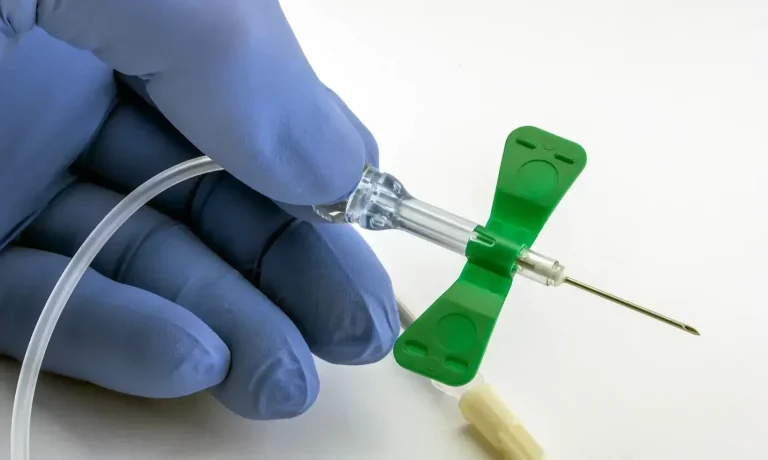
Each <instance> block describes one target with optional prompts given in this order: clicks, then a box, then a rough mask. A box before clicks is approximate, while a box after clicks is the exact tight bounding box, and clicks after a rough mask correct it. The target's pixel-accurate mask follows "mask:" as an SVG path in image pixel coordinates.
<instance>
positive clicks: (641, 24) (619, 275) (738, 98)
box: [0, 0, 768, 460]
mask: <svg viewBox="0 0 768 460" xmlns="http://www.w3.org/2000/svg"><path fill="white" fill-rule="evenodd" d="M283 5H284V8H285V10H286V12H287V14H288V16H289V19H290V20H291V22H292V23H293V24H294V27H295V29H296V32H297V34H298V35H299V37H300V39H301V40H302V45H303V47H304V49H305V50H306V52H307V54H308V55H309V57H310V59H311V61H312V62H313V64H314V66H315V68H316V70H317V71H318V73H319V74H320V76H321V77H322V78H323V79H324V80H325V81H326V83H328V84H329V86H331V87H333V88H334V89H336V90H337V91H338V92H339V93H340V94H341V95H342V97H344V98H345V99H346V100H347V102H348V103H349V105H350V106H351V107H352V108H353V110H355V111H356V112H357V113H358V114H359V116H360V117H361V118H362V119H363V120H364V121H365V122H366V124H367V125H368V126H369V127H370V128H371V130H372V131H373V132H374V134H375V135H376V137H377V139H378V141H379V145H380V148H381V151H382V160H381V163H382V168H383V169H386V170H388V171H390V172H392V173H394V174H395V175H397V176H398V177H399V178H400V179H402V180H403V181H404V182H405V184H406V186H408V188H409V190H410V191H411V192H412V193H413V194H415V195H416V196H418V197H419V198H421V199H423V200H425V201H427V202H430V203H432V204H435V205H438V206H441V207H444V208H446V209H449V210H451V211H452V212H454V213H457V214H460V215H463V216H464V217H467V218H471V219H474V220H476V221H478V222H483V221H484V220H485V219H486V217H487V215H488V212H489V210H490V205H491V199H492V196H493V189H494V182H495V179H496V174H497V171H498V164H499V160H500V155H501V151H502V146H503V143H504V139H505V137H506V135H507V134H508V133H509V132H510V131H511V130H512V129H514V128H516V127H518V126H522V125H529V124H530V125H534V126H538V127H540V128H543V129H546V130H548V131H551V132H554V133H556V134H559V135H561V136H563V137H566V138H569V139H571V140H573V141H576V142H578V143H580V144H581V145H582V146H584V147H585V148H586V150H587V152H588V155H589V161H588V165H587V168H586V170H585V171H584V173H583V174H582V176H581V178H580V179H579V180H578V181H577V183H576V184H575V185H574V187H573V188H572V189H571V191H570V193H569V194H568V196H567V197H566V198H565V199H564V200H563V202H562V203H561V205H560V207H559V208H558V209H557V211H556V212H555V214H554V215H553V216H552V218H551V220H550V222H549V224H548V225H547V227H546V228H545V230H544V232H543V233H542V234H541V237H540V238H539V240H538V241H537V244H536V245H535V248H536V249H537V250H539V251H540V252H543V253H545V254H549V255H553V256H556V257H558V258H559V259H560V260H561V261H562V262H563V263H564V264H566V266H567V267H569V268H570V269H571V273H572V274H573V275H574V276H575V277H577V278H583V280H584V281H587V282H591V283H594V284H596V285H599V286H601V287H604V288H606V289H610V290H613V291H615V292H617V293H619V294H621V295H623V296H626V297H628V298H630V299H633V300H635V301H637V302H640V303H644V304H647V305H648V306H649V307H651V308H654V309H657V310H659V311H661V312H663V313H665V314H668V315H669V316H672V317H675V318H679V319H681V320H683V321H686V322H688V323H690V324H691V325H693V326H695V327H697V328H698V329H699V330H700V331H701V333H702V336H701V337H694V336H690V335H687V334H685V333H682V332H680V331H678V330H675V329H673V328H670V327H668V326H665V325H662V324H661V323H656V322H654V321H651V320H649V319H646V318H645V317H642V316H640V315H637V314H635V313H632V312H629V311H624V310H622V309H621V308H619V307H613V306H611V305H610V304H608V303H607V302H605V301H603V300H601V299H598V298H592V297H589V296H587V295H586V294H582V293H580V292H577V291H575V290H574V289H572V288H568V287H562V288H559V289H548V288H544V287H540V286H538V285H534V284H532V283H529V282H526V280H523V279H520V280H518V281H516V282H515V284H514V286H513V289H512V292H511V294H510V297H509V298H508V302H507V304H506V306H505V309H504V311H503V314H502V316H501V318H500V320H499V322H498V326H497V329H496V332H495V335H494V338H493V340H492V342H491V344H490V347H489V350H488V353H487V355H486V360H485V362H484V364H483V373H484V374H485V376H486V379H487V380H490V381H492V382H493V383H494V384H495V385H496V387H497V388H498V390H499V392H500V393H501V394H502V396H503V397H504V399H505V400H506V401H507V402H508V403H509V404H510V406H511V407H512V408H513V410H514V411H515V412H516V413H517V414H518V415H519V416H520V417H521V418H522V419H523V420H524V422H525V423H526V425H527V426H528V428H529V429H530V431H531V432H532V433H533V434H534V435H535V437H536V438H537V439H538V440H539V442H540V443H541V444H542V445H543V446H544V448H545V449H546V451H547V452H548V455H549V457H548V458H549V460H635V459H637V460H641V459H642V460H649V459H653V460H666V459H669V460H672V459H696V460H720V459H729V460H742V459H743V460H751V459H761V458H768V443H766V442H765V434H766V428H768V422H766V414H768V308H766V301H765V293H766V289H765V285H766V282H765V280H764V278H765V276H766V274H768V268H766V262H765V260H766V258H768V243H767V242H766V241H768V212H766V201H768V169H767V168H768V147H767V146H768V90H767V89H766V88H768V26H767V25H766V24H768V4H767V3H766V2H765V1H763V0H665V1H662V0H647V1H645V2H616V1H611V0H581V1H579V2H573V1H568V0H550V1H536V2H534V1H491V0H484V1H481V0H475V1H472V2H469V1H465V0H462V1H459V0H451V1H448V0H443V1H437V0H388V1H381V0H377V1H373V0H366V1H356V2H352V1H349V0H324V1H321V2H317V1H313V0H290V1H288V0H285V1H283ZM366 236H367V238H368V239H369V241H370V242H371V244H372V245H373V246H374V248H375V250H376V251H377V252H378V254H380V256H381V258H382V260H383V261H384V263H385V265H386V266H387V268H388V269H389V270H390V273H391V275H392V278H393V280H394V282H395V284H396V287H397V290H398V292H399V295H400V296H401V297H402V298H403V300H405V301H406V302H407V303H408V304H409V305H410V306H411V307H412V308H413V309H414V310H416V311H417V312H421V311H423V310H424V309H425V308H426V306H427V305H428V304H429V303H430V302H431V301H432V300H434V299H435V298H436V297H437V296H439V295H440V294H441V293H442V292H443V290H444V289H446V288H447V287H448V286H449V285H450V283H451V282H452V281H453V280H454V279H455V277H456V276H457V275H458V272H459V270H460V269H461V267H462V265H463V261H462V260H461V259H460V258H459V257H457V256H454V255H452V254H450V253H447V252H445V251H442V250H440V249H438V248H435V247H431V246H429V245H428V244H427V243H423V242H421V241H418V240H414V239H413V238H412V237H409V236H408V235H402V234H397V233H381V234H367V235H366ZM17 371H18V366H17V365H16V364H13V363H10V362H1V363H0V413H2V417H1V418H0V429H2V430H3V432H4V433H8V428H9V423H10V412H11V403H12V397H13V390H14V388H15V377H16V375H17ZM320 372H321V377H322V382H323V384H322V390H321V394H320V397H319V400H318V402H317V404H316V406H314V407H313V409H311V410H310V411H309V412H308V413H307V414H306V415H304V416H302V417H300V418H298V419H295V420H291V421H281V422H274V423H253V422H247V421H244V420H241V419H238V418H237V417H235V416H232V415H230V414H228V413H227V412H226V411H224V409H223V408H221V407H220V406H219V405H218V404H217V403H216V402H215V401H213V400H212V399H210V398H208V397H207V396H204V395H203V396H198V397H192V398H188V399H183V400H178V401H145V400H136V399H132V398H127V397H123V396H119V395H115V394H112V393H108V392H106V391H103V390H100V389H97V388H94V387H91V386H88V385H84V384H80V383H76V382H72V381H68V380H64V379H58V378H50V377H46V378H45V379H44V380H43V382H42V384H41V385H40V386H39V390H38V397H37V399H36V406H35V413H34V416H33V434H32V441H33V448H32V453H33V458H56V459H65V458H80V459H128V458H130V459H135V458H145V459H168V458H180V459H181V458H184V459H213V458H215V459H258V460H261V459H270V460H273V459H274V460H277V459H292V460H293V459H369V458H370V459H425V458H429V459H432V458H434V459H445V460H454V459H455V460H458V459H485V458H491V457H489V456H488V454H487V453H486V452H485V451H484V450H483V449H482V448H480V447H477V446H476V445H475V444H474V443H473V442H472V440H471V438H470V437H468V435H466V434H465V433H464V432H463V431H462V421H461V419H460V417H459V415H458V413H457V411H456V409H455V404H454V403H452V402H451V401H450V400H448V399H445V398H442V397H440V395H437V394H436V393H434V392H433V391H431V387H429V386H428V385H427V384H426V383H425V382H424V381H423V380H421V379H420V378H418V377H416V376H414V375H411V374H408V373H406V372H404V371H402V370H400V369H399V368H398V367H397V366H396V365H395V363H394V362H393V360H392V359H387V360H385V361H383V362H381V363H379V364H377V365H373V366H369V367H365V368H340V367H332V366H327V365H321V366H320ZM4 443H7V437H6V436H3V437H2V441H0V459H3V458H7V456H8V453H7V452H8V450H7V446H6V445H5V444H4Z"/></svg>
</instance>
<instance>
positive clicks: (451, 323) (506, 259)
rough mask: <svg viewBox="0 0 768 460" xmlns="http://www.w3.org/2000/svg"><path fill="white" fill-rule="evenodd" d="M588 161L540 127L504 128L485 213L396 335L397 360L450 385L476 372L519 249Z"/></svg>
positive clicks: (570, 144) (578, 148) (532, 238)
mask: <svg viewBox="0 0 768 460" xmlns="http://www.w3.org/2000/svg"><path fill="white" fill-rule="evenodd" d="M586 162H587V155H586V152H585V151H584V149H583V148H581V146H579V145H578V144H575V143H573V142H571V141H569V140H566V139H563V138H561V137H558V136H555V135H554V134H551V133H548V132H546V131H543V130H541V129H538V128H534V127H530V126H526V127H522V128H518V129H516V130H514V131H512V133H510V135H509V136H508V137H507V141H506V145H505V146H504V156H503V158H502V162H501V168H500V170H499V176H498V181H497V183H496V193H495V195H494V199H493V207H492V209H491V216H490V218H489V219H488V222H487V224H486V226H485V227H483V226H478V227H477V228H476V229H475V233H476V238H475V239H473V240H472V241H471V242H470V243H469V244H468V245H467V249H466V256H467V259H468V262H467V264H466V265H465V266H464V269H463V270H462V272H461V275H460V276H459V278H458V280H456V282H455V283H453V285H452V286H451V287H450V288H448V290H447V291H446V292H445V293H444V294H443V295H442V296H440V298H438V299H437V300H436V301H435V302H434V303H433V304H432V305H431V306H430V307H429V308H428V309H427V311H426V312H424V314H423V315H421V316H420V317H419V318H418V319H416V321H415V322H414V323H413V324H412V325H411V326H410V327H409V328H408V329H407V330H406V331H405V332H403V334H402V335H401V336H400V338H399V339H398V340H397V342H396V343H395V349H394V356H395V360H396V361H397V362H398V364H399V365H400V366H402V367H403V368H405V369H408V370H410V371H412V372H415V373H417V374H421V375H424V376H426V377H429V378H431V379H433V380H437V381H439V382H442V383H444V384H446V385H452V386H460V385H464V384H466V383H468V382H470V381H471V380H472V379H473V378H474V377H475V375H476V374H477V370H478V368H479V367H480V363H481V362H482V359H483V355H484V354H485V350H486V347H487V345H488V342H489V341H490V338H491V334H492V333H493V328H494V326H495V325H496V320H497V319H498V317H499V314H500V313H501V308H502V306H503V305H504V302H505V300H506V297H507V294H508V293H509V289H510V287H511V286H512V277H513V276H514V273H515V270H516V260H517V257H518V256H519V254H520V251H521V250H522V249H523V248H526V247H530V246H531V245H532V244H533V243H534V241H535V240H536V238H537V237H538V235H539V233H540V232H541V230H542V229H543V228H544V224H546V222H547V220H548V219H549V216H550V215H551V214H552V212H553V211H554V210H555V208H556V207H557V205H558V204H559V203H560V200H561V199H562V198H563V196H565V194H566V193H567V192H568V189H570V187H571V185H572V184H573V182H574V181H575V180H576V178H577V177H578V176H579V174H581V171H582V170H583V169H584V166H585V165H586Z"/></svg>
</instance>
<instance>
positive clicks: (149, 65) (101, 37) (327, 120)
mask: <svg viewBox="0 0 768 460" xmlns="http://www.w3.org/2000/svg"><path fill="white" fill-rule="evenodd" d="M3 1H9V0H0V4H2V3H3ZM17 1H24V0H17ZM29 1H31V0H29ZM18 11H20V12H19V13H18V14H17V16H18V15H22V16H23V13H24V10H23V9H19V10H18ZM31 12H32V13H34V12H35V9H32V10H31ZM27 13H29V12H27ZM32 13H29V14H32ZM36 17H37V24H38V25H39V26H41V27H42V28H43V29H45V30H46V31H48V32H49V33H50V34H51V35H53V36H55V37H57V38H59V39H62V40H64V41H66V42H68V43H70V44H73V45H75V46H77V47H80V48H85V49H89V50H91V51H93V52H94V54H96V56H98V57H99V58H100V59H101V60H103V61H104V62H106V63H108V64H109V65H111V66H112V67H114V68H115V69H117V70H118V71H120V72H122V73H124V74H127V75H134V76H140V77H141V78H142V79H144V80H145V81H146V90H147V93H148V94H149V96H150V97H151V98H152V100H153V101H154V103H155V104H156V106H157V107H158V108H159V109H160V110H161V111H162V112H163V114H164V115H165V116H166V117H167V118H168V120H169V121H170V122H171V123H172V124H173V125H174V126H175V127H176V128H177V129H178V130H179V131H181V133H182V134H184V136H185V137H187V138H188V139H189V140H190V141H191V142H192V143H193V144H194V145H195V146H196V147H197V148H199V149H200V150H201V151H202V152H203V153H204V154H206V155H208V156H210V157H211V158H212V159H213V160H214V161H215V162H217V163H218V164H220V165H221V166H223V167H224V168H225V169H227V170H228V171H230V172H231V173H232V174H233V175H234V176H235V177H237V178H238V179H239V180H241V181H243V182H244V183H246V184H247V185H249V186H250V187H251V188H253V189H255V190H257V191H259V192H261V193H262V194H264V195H266V196H268V197H269V198H272V199H274V200H276V201H279V202H283V203H287V204H293V205H313V204H324V203H331V202H334V201H337V200H339V199H342V198H343V197H344V196H346V194H348V193H349V192H350V191H352V189H354V187H355V186H356V185H357V182H358V181H359V179H360V174H361V172H362V170H363V167H364V164H365V161H366V147H367V145H366V144H367V142H366V140H365V139H363V137H362V136H361V133H360V131H359V130H358V129H356V126H355V123H354V120H350V118H349V117H348V116H347V114H346V113H345V110H344V107H342V106H340V105H339V104H338V103H337V100H336V98H335V95H334V94H333V93H331V92H329V91H327V90H326V88H325V86H324V85H323V84H322V83H321V82H320V80H319V79H318V77H317V75H316V74H315V73H314V71H313V70H312V68H311V66H310V65H309V63H308V61H307V59H306V57H305V56H304V54H303V52H302V50H301V48H300V46H299V44H298V42H297V41H296V38H295V36H294V34H293V32H292V30H291V28H290V26H289V24H288V21H287V19H286V18H285V16H284V14H283V12H282V10H281V8H280V5H279V3H278V2H277V1H274V0H262V1H253V0H232V1H227V2H208V1H201V0H198V1H191V2H172V1H169V0H165V1H154V0H137V1H132V2H123V1H119V0H61V1H53V0H40V1H39V2H38V7H37V10H36ZM12 19H13V18H12ZM21 19H24V17H22V18H21ZM21 19H19V18H18V17H17V18H15V21H14V23H16V24H23V23H24V21H23V20H21ZM30 20H31V21H34V18H29V19H28V20H27V22H29V21H30ZM32 23H34V22H32ZM17 32H19V31H18V30H17Z"/></svg>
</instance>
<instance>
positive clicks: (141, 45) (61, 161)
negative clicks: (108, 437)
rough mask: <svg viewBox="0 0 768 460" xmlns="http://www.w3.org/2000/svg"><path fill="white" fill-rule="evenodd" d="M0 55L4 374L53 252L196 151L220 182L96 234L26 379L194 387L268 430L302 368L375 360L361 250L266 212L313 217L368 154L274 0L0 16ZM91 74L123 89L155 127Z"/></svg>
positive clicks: (63, 7) (379, 311)
mask: <svg viewBox="0 0 768 460" xmlns="http://www.w3.org/2000/svg"><path fill="white" fill-rule="evenodd" d="M35 18H37V24H38V25H39V26H41V27H42V28H44V29H46V30H47V31H48V32H49V33H50V34H52V35H55V36H57V37H59V38H61V39H64V40H66V41H68V42H70V43H72V44H74V45H76V46H79V47H83V48H87V49H89V50H92V51H93V53H94V54H95V55H96V56H98V58H100V59H101V61H100V60H98V59H96V58H95V57H94V55H93V54H91V53H90V52H88V51H80V50H76V49H75V48H73V47H70V46H69V45H67V44H64V43H63V42H61V41H58V40H55V39H53V38H51V37H50V36H48V35H47V34H46V33H45V32H43V31H42V30H40V29H38V28H33V25H34V20H35ZM21 34H23V35H22V36H21V39H20V40H19V42H18V44H16V45H15V49H13V51H12V52H10V53H8V52H7V51H8V49H9V48H11V47H12V46H11V45H10V43H12V42H13V41H15V40H16V38H19V36H20V35H21ZM0 50H6V55H5V56H4V57H2V56H0V57H2V61H0V248H1V249H2V250H1V251H0V354H4V355H9V356H12V357H14V358H17V359H20V358H22V357H23V354H24V352H25V350H26V345H27V341H28V340H29V337H30V335H31V332H32V329H33V328H34V325H35V322H36V320H37V317H38V315H39V313H40V310H41V309H42V307H43V305H44V303H45V301H46V299H47V298H48V295H49V294H50V292H51V289H52V288H53V286H54V284H55V282H56V280H57V279H58V277H59V276H60V275H61V272H62V270H63V269H64V267H65V266H66V264H67V262H68V261H69V257H70V256H72V255H73V254H74V253H75V251H76V250H77V249H78V247H79V246H80V244H81V243H82V242H83V241H84V240H85V238H86V236H87V235H88V234H89V232H90V231H91V230H92V229H93V228H94V226H95V225H96V224H97V223H98V222H99V221H100V220H101V219H102V218H103V217H104V215H106V213H107V212H108V211H109V210H110V209H111V208H112V207H113V206H115V205H116V204H117V203H118V201H119V200H120V199H121V197H122V196H124V194H125V193H127V192H128V191H130V190H132V189H133V188H135V187H136V186H138V185H139V184H141V183H142V182H144V181H145V180H146V179H148V178H149V177H151V176H152V175H154V174H156V173H158V172H160V171H161V170H163V169H165V168H167V167H170V166H172V165H174V164H177V163H179V162H181V161H183V160H186V159H189V158H192V157H196V156H199V155H200V154H201V153H200V151H202V152H203V153H205V154H208V155H209V156H211V157H212V158H213V159H214V160H215V161H216V162H218V163H219V164H221V165H223V166H224V167H225V168H227V169H228V171H230V172H231V174H232V175H230V174H228V173H224V172H220V173H214V174H211V175H208V176H203V177H201V178H197V179H193V180H190V181H188V182H186V183H182V184H180V185H178V186H176V187H175V188H173V189H171V190H169V191H167V192H165V193H164V194H163V195H161V197H159V198H158V199H157V200H155V201H154V202H153V203H152V207H151V208H149V207H146V208H144V209H142V210H141V211H139V213H138V214H137V215H136V216H134V217H133V218H131V219H130V220H129V221H128V222H127V223H126V224H125V225H124V226H123V228H122V229H121V230H119V231H118V233H117V234H116V235H115V236H114V237H113V238H112V240H110V242H109V243H108V244H107V246H106V247H105V248H104V249H103V250H102V252H101V253H100V254H99V256H98V257H97V258H96V260H95V261H94V263H93V265H92V269H91V270H89V271H88V273H87V274H86V276H85V277H84V278H83V280H82V281H81V283H80V285H79V286H78V288H77V289H76V290H75V292H74V294H73V296H72V298H71V299H70V302H69V303H68V305H67V307H66V309H65V310H64V313H63V315H62V317H61V319H60V322H59V325H58V327H57V329H56V331H55V332H54V335H53V338H52V341H51V344H50V347H49V349H48V353H47V355H46V359H45V362H44V370H47V371H49V372H54V373H58V374H63V375H66V376H70V377H73V378H77V379H81V380H85V381H89V382H92V383H94V384H96V385H100V386H102V387H105V388H109V389H112V390H116V391H120V392H123V393H128V394H132V395H139V396H144V397H152V398H166V397H177V396H182V395H187V394H191V393H194V392H198V391H201V390H205V389H210V390H211V392H212V393H213V394H214V395H215V396H216V397H217V398H218V399H219V400H220V401H221V402H222V403H223V404H224V405H226V406H227V407H228V408H230V409H231V410H233V411H234V412H236V413H238V414H240V415H242V416H244V417H248V418H253V419H275V418H286V417H292V416H295V415H297V414H300V413H302V412H303V411H305V410H306V409H307V408H308V407H309V406H310V405H311V404H312V403H313V401H314V400H315V398H316V396H317V393H318V385H319V383H318V376H317V373H316V369H315V367H314V364H313V357H312V354H314V355H316V356H317V357H319V358H321V359H323V360H326V361H329V362H332V363H338V364H365V363H371V362H374V361H377V360H379V359H381V358H382V357H383V356H385V355H386V354H387V353H388V351H389V350H390V349H391V346H392V344H393V342H394V340H395V338H396V335H397V331H398V318H397V312H396V310H395V301H394V295H393V292H392V287H391V284H390V280H389V278H388V276H387V274H386V272H385V271H384V269H383V267H382V266H381V264H380V263H379V261H378V260H377V258H376V257H375V255H374V254H373V252H372V251H371V249H370V248H369V247H368V246H367V245H366V244H365V242H364V241H363V240H362V239H361V238H360V236H359V235H358V234H357V232H356V231H355V230H354V229H352V228H350V227H347V226H339V225H327V224H319V225H318V224H313V223H308V222H305V221H303V220H299V219H296V218H295V217H294V216H292V215H291V214H289V213H287V212H286V211H285V210H284V209H283V208H291V206H282V207H279V206H277V205H275V204H274V202H273V201H272V200H277V201H280V202H284V203H288V204H289V205H308V204H317V203H328V202H332V201H334V200H335V199H337V198H338V197H341V196H343V195H344V194H345V193H346V192H347V191H349V190H351V189H352V188H353V187H354V186H355V184H356V182H357V181H358V179H359V176H360V173H361V171H362V167H363V164H364V162H365V161H366V160H367V161H370V162H372V163H374V164H376V159H377V151H376V146H375V142H374V140H373V138H372V137H371V135H370V134H369V133H368V131H367V130H366V129H365V128H364V127H363V125H362V124H361V123H360V122H359V121H358V120H357V119H356V118H355V116H354V115H353V114H352V113H351V112H350V111H349V110H348V109H347V108H346V107H345V106H344V104H343V103H342V102H341V100H340V99H338V98H337V97H336V96H335V95H334V94H333V93H331V92H330V91H328V90H327V89H326V88H325V87H324V86H323V85H322V84H321V83H320V82H319V81H318V79H317V77H316V76H315V75H314V73H313V72H312V69H311V68H310V67H309V65H308V64H307V62H306V61H305V59H304V57H303V55H302V53H301V51H300V49H299V47H298V45H297V44H296V41H295V38H294V36H293V34H292V32H291V31H290V29H289V27H288V25H287V23H286V20H285V18H284V17H283V16H282V13H281V11H280V9H279V5H278V3H277V2H276V1H255V0H234V1H229V2H224V3H222V2H206V1H202V0H201V1H192V2H169V1H167V0H166V1H155V0H139V1H137V2H122V1H118V0H107V1H105V0H68V1H57V2H48V1H39V2H37V4H36V8H35V2H31V1H25V0H0ZM0 52H1V51H0ZM102 61H103V62H102ZM112 68H116V69H117V70H119V71H120V72H122V73H125V74H128V75H136V74H140V75H142V76H143V78H144V80H145V81H146V92H147V93H148V94H149V96H150V97H151V99H152V102H153V103H154V104H155V105H156V106H157V107H158V108H159V110H160V111H162V113H163V115H165V118H164V117H163V115H160V113H159V112H158V111H156V110H155V109H154V108H152V107H151V106H150V105H149V104H147V103H146V102H145V101H144V100H143V99H141V98H140V97H138V96H136V95H135V93H133V92H131V91H128V90H125V88H124V87H121V86H119V85H117V84H116V81H115V79H114V78H113V73H112V70H111V69H112ZM134 83H135V82H134ZM139 89H141V88H139ZM166 118H167V119H166ZM174 126H175V128H176V129H175V128H174ZM177 129H178V131H177ZM180 133H181V134H180ZM198 149H199V150H198ZM233 176H236V177H237V179H235V177H233ZM238 179H239V180H238ZM241 181H242V182H241ZM308 214H309V213H307V215H308Z"/></svg>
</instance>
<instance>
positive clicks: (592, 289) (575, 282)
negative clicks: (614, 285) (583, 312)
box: [565, 278, 701, 335]
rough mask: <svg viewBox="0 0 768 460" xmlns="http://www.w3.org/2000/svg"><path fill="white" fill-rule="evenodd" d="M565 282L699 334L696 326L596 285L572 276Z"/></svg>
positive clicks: (691, 332)
mask: <svg viewBox="0 0 768 460" xmlns="http://www.w3.org/2000/svg"><path fill="white" fill-rule="evenodd" d="M565 283H566V284H570V285H571V286H574V287H577V288H579V289H581V290H583V291H586V292H589V293H590V294H594V295H596V296H599V297H602V298H603V299H606V300H610V301H611V302H614V303H617V304H619V305H621V306H623V307H626V308H629V309H630V310H634V311H636V312H638V313H642V314H644V315H646V316H650V317H651V318H653V319H655V320H658V321H661V322H662V323H666V324H669V325H670V326H674V327H676V328H678V329H680V330H683V331H685V332H687V333H689V334H693V335H701V334H699V331H697V330H696V328H694V327H692V326H689V325H687V324H685V323H681V322H680V321H677V320H675V319H672V318H668V317H666V316H664V315H661V314H659V313H656V312H655V311H652V310H649V309H647V308H644V307H641V306H640V305H637V304H635V303H632V302H630V301H628V300H624V299H622V298H620V297H616V296H615V295H613V294H609V293H607V292H605V291H602V290H600V289H597V288H596V287H592V286H590V285H588V284H584V283H582V282H581V281H578V280H575V279H573V278H565Z"/></svg>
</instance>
